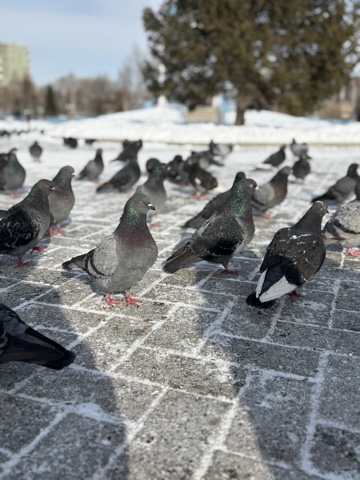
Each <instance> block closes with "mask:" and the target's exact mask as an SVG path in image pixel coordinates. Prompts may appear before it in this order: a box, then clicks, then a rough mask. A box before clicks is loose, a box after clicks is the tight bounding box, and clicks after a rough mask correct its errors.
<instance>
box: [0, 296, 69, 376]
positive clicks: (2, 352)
mask: <svg viewBox="0 0 360 480" xmlns="http://www.w3.org/2000/svg"><path fill="white" fill-rule="evenodd" d="M74 359H75V354H74V353H73V352H70V351H68V350H66V349H65V348H63V347H62V346H61V345H59V344H58V343H56V342H54V341H53V340H51V339H50V338H48V337H45V336H44V335H42V334H41V333H39V332H37V331H36V330H34V329H33V328H31V327H29V326H28V325H26V323H24V322H23V321H22V320H21V319H20V318H19V316H18V315H17V313H15V312H14V311H13V310H11V309H10V308H8V307H6V306H5V305H4V304H3V303H0V364H1V363H8V362H25V363H33V364H36V365H42V366H43V367H47V368H51V369H53V370H61V369H63V368H65V367H67V366H68V365H70V363H72V362H73V361H74Z"/></svg>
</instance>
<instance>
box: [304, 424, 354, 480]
mask: <svg viewBox="0 0 360 480" xmlns="http://www.w3.org/2000/svg"><path fill="white" fill-rule="evenodd" d="M359 445H360V434H359V433H352V432H349V431H346V430H342V429H339V428H331V427H325V426H322V425H318V426H317V427H316V431H315V437H314V439H313V446H312V449H311V460H312V464H313V466H314V467H315V468H316V470H317V471H318V472H319V474H321V475H326V477H325V478H339V479H340V478H341V479H346V480H358V479H359V478H360V453H359Z"/></svg>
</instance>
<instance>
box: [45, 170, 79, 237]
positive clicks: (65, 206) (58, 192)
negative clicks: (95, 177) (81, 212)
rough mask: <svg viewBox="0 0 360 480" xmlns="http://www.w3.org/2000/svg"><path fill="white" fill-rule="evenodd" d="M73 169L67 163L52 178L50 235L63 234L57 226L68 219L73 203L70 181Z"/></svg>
mask: <svg viewBox="0 0 360 480" xmlns="http://www.w3.org/2000/svg"><path fill="white" fill-rule="evenodd" d="M74 172H75V170H74V169H73V167H70V166H69V165H67V166H65V167H62V168H60V170H59V172H58V173H57V175H56V176H55V177H54V178H53V179H52V182H53V184H54V185H55V190H54V191H53V192H50V195H49V207H50V214H51V227H50V230H49V232H50V235H54V234H56V233H57V234H63V231H62V230H61V228H59V227H58V226H59V225H61V224H62V223H64V222H65V221H66V220H68V218H69V216H70V213H71V210H72V209H73V207H74V205H75V195H74V192H73V189H72V185H71V181H72V179H73V177H74Z"/></svg>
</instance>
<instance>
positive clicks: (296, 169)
mask: <svg viewBox="0 0 360 480" xmlns="http://www.w3.org/2000/svg"><path fill="white" fill-rule="evenodd" d="M310 159H311V157H309V155H308V154H307V153H305V154H302V155H300V158H299V160H297V161H296V162H295V163H294V165H293V175H294V177H295V178H297V179H299V180H305V178H306V177H307V176H308V175H309V174H310V173H311V165H310V162H309V160H310Z"/></svg>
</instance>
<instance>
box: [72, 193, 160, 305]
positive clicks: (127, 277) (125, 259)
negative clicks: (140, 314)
mask: <svg viewBox="0 0 360 480" xmlns="http://www.w3.org/2000/svg"><path fill="white" fill-rule="evenodd" d="M149 210H154V206H153V205H152V204H151V203H150V201H149V199H148V198H147V197H146V195H144V194H143V193H142V192H140V191H139V190H137V191H136V192H135V194H134V195H133V196H132V197H131V198H130V199H129V200H128V201H127V202H126V204H125V207H124V211H123V214H122V217H121V219H120V223H119V225H118V227H117V229H116V230H115V231H114V233H113V234H112V235H110V236H108V237H106V238H104V240H103V241H102V242H101V243H100V245H98V246H97V247H96V248H94V249H93V250H90V251H89V252H87V253H84V254H83V255H79V256H77V257H74V258H72V259H71V260H69V261H67V262H65V263H63V268H64V269H65V270H72V269H73V268H79V269H81V270H83V271H85V272H86V273H87V274H88V275H89V276H90V277H91V279H92V280H93V282H94V284H95V287H96V289H97V290H98V291H100V292H102V293H104V294H106V295H105V300H106V302H107V303H108V304H109V305H115V304H117V303H119V302H118V301H117V300H115V299H114V298H113V297H112V294H116V293H124V294H125V299H126V302H127V304H136V299H133V298H132V297H131V296H130V295H128V293H127V292H128V290H129V289H130V288H131V287H132V286H133V285H135V284H136V283H138V282H139V281H140V280H141V279H142V278H143V276H144V275H145V273H146V272H147V271H148V270H149V268H151V267H152V265H153V264H154V263H155V261H156V259H157V256H158V249H157V246H156V243H155V241H154V239H153V237H152V235H151V233H150V230H149V228H148V226H147V223H146V217H147V213H148V212H149Z"/></svg>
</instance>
